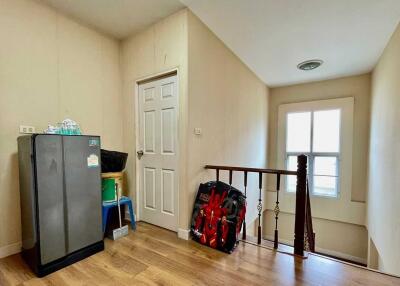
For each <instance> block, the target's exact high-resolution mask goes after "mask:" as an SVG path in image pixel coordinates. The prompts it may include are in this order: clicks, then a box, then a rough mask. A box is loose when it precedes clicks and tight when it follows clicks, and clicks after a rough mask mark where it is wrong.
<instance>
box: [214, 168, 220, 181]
mask: <svg viewBox="0 0 400 286" xmlns="http://www.w3.org/2000/svg"><path fill="white" fill-rule="evenodd" d="M215 171H216V173H217V182H219V169H215Z"/></svg>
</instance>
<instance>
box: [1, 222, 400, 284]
mask: <svg viewBox="0 0 400 286" xmlns="http://www.w3.org/2000/svg"><path fill="white" fill-rule="evenodd" d="M105 244H106V249H105V251H103V252H100V253H97V254H95V255H93V256H91V257H89V258H87V259H85V260H83V261H80V262H78V263H75V264H73V265H71V266H68V267H66V268H64V269H62V270H59V271H57V272H55V273H52V274H50V275H48V276H46V277H44V278H41V279H39V278H36V277H35V275H34V274H33V273H32V272H31V271H30V270H29V268H28V267H27V266H26V264H25V263H24V261H23V260H22V259H21V257H20V255H19V254H17V255H13V256H10V257H7V258H4V259H0V285H1V286H6V285H56V286H62V285H329V286H331V285H373V286H379V285H400V279H399V278H395V277H392V276H389V275H384V274H380V273H376V272H373V271H370V270H366V269H363V268H360V267H356V266H352V265H349V264H345V263H341V262H338V261H335V260H331V259H327V258H324V257H320V256H316V255H309V256H308V259H304V260H303V259H301V258H298V257H293V256H291V255H288V254H284V253H279V252H275V251H273V250H270V249H266V248H261V247H257V246H255V245H252V244H248V243H243V242H241V243H240V244H239V246H238V248H237V249H236V250H235V252H234V253H232V254H230V255H229V254H225V253H222V252H219V251H216V250H213V249H210V248H208V247H205V246H202V245H200V244H198V243H196V242H193V241H185V240H181V239H178V238H177V236H176V234H175V233H173V232H170V231H167V230H164V229H161V228H158V227H155V226H152V225H149V224H145V223H139V224H138V228H137V230H136V231H135V232H130V233H129V236H127V237H124V238H121V239H119V240H117V241H111V240H109V239H106V241H105Z"/></svg>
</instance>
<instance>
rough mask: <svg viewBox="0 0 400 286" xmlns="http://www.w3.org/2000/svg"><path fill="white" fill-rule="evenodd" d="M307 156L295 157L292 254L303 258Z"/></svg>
mask: <svg viewBox="0 0 400 286" xmlns="http://www.w3.org/2000/svg"><path fill="white" fill-rule="evenodd" d="M306 177H307V156H305V155H300V156H298V157H297V185H296V215H295V222H294V254H296V255H300V256H304V223H305V216H306V188H307V186H306Z"/></svg>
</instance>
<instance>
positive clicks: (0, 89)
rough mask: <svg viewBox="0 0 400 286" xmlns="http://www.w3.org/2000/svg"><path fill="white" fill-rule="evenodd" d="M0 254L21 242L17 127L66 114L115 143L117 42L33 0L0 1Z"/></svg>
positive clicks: (118, 137)
mask: <svg viewBox="0 0 400 286" xmlns="http://www.w3.org/2000/svg"><path fill="white" fill-rule="evenodd" d="M0 39H2V40H1V44H0V107H1V112H0V186H1V191H0V256H1V255H7V254H9V253H10V252H14V251H18V250H19V245H20V244H19V243H20V240H21V227H20V207H19V186H18V162H17V137H18V136H19V135H20V134H19V125H21V124H24V125H33V126H35V127H36V130H37V131H38V132H42V131H43V130H44V129H45V128H46V127H47V124H49V123H52V124H55V123H57V122H61V121H62V120H63V119H64V118H66V117H70V118H72V119H74V120H76V121H78V122H79V123H80V124H81V127H82V129H83V132H84V133H85V134H95V135H100V136H101V138H102V146H103V147H105V148H112V149H117V150H119V149H122V116H121V107H122V105H121V83H120V67H119V61H120V58H119V56H120V55H119V43H118V42H117V41H115V40H112V39H110V38H108V37H105V36H103V35H101V34H99V33H97V32H94V31H92V30H90V29H88V28H86V27H84V26H81V25H80V24H77V23H76V22H74V21H72V20H70V19H68V18H66V17H64V16H62V15H60V14H58V13H56V12H55V11H54V10H52V9H50V8H47V7H45V6H43V5H41V4H39V3H37V2H33V1H30V0H29V1H28V0H0Z"/></svg>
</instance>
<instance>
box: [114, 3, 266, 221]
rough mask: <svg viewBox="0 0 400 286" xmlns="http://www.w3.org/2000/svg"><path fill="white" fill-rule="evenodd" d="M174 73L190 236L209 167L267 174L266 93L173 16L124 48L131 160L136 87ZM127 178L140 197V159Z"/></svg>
mask: <svg viewBox="0 0 400 286" xmlns="http://www.w3.org/2000/svg"><path fill="white" fill-rule="evenodd" d="M175 68H177V69H178V76H179V93H180V122H179V137H180V138H179V144H180V191H179V211H180V216H179V228H181V229H188V227H189V221H190V217H191V212H192V206H193V201H194V196H195V193H196V191H197V187H198V184H199V183H200V182H204V181H206V180H208V179H211V178H212V179H214V177H213V176H212V174H213V173H210V172H206V171H204V169H203V167H204V165H205V164H207V163H208V164H211V163H219V164H237V165H249V166H265V160H266V149H265V146H266V144H267V134H266V133H267V124H266V122H267V108H268V107H267V95H268V89H267V88H266V87H265V85H264V84H263V83H262V81H261V80H259V79H258V78H257V77H256V76H255V75H254V74H253V73H252V72H251V71H250V70H249V69H248V68H247V67H246V66H245V65H244V64H243V63H242V62H241V61H240V60H239V59H238V58H237V57H236V56H235V55H234V54H233V53H232V52H231V51H230V50H228V49H227V48H226V46H225V45H224V44H223V43H222V42H221V41H220V40H219V39H217V38H216V37H215V36H214V34H213V33H212V32H211V31H210V30H209V29H208V28H206V26H205V25H204V24H203V23H201V22H200V20H199V19H197V18H196V16H194V15H193V14H192V13H191V12H189V11H188V10H182V11H180V12H178V13H176V14H174V15H171V16H169V17H167V18H166V19H164V20H162V21H160V22H158V23H156V24H155V25H153V26H151V27H150V28H148V29H147V30H145V31H143V32H141V33H139V34H137V35H135V36H133V37H131V38H129V39H127V40H125V41H123V43H122V74H123V94H124V132H126V133H125V136H124V148H125V150H126V151H128V152H129V153H130V154H135V152H136V149H135V146H136V137H135V136H136V135H135V128H134V124H135V105H136V102H135V83H136V81H137V80H139V79H143V78H146V77H151V76H154V75H156V74H160V73H163V72H166V71H169V70H171V69H175ZM239 118H241V119H239ZM195 127H200V128H202V135H200V136H195V135H194V133H193V130H194V128H195ZM239 135H240V136H239ZM127 173H128V184H129V190H130V195H131V196H133V197H135V196H136V181H137V180H136V168H135V157H134V156H130V160H129V162H128V167H127ZM237 180H239V178H237ZM253 181H255V180H253V178H252V182H253ZM239 186H242V182H241V181H240V185H239Z"/></svg>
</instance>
